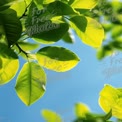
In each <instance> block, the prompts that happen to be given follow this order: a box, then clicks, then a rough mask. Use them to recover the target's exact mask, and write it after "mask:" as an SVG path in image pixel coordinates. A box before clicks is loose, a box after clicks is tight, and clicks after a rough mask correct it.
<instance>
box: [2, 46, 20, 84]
mask: <svg viewBox="0 0 122 122" xmlns="http://www.w3.org/2000/svg"><path fill="white" fill-rule="evenodd" d="M18 68H19V61H18V56H17V55H16V54H15V53H14V51H13V50H11V49H10V48H8V47H7V46H5V45H3V44H0V84H5V83H8V82H9V81H10V80H11V79H12V78H13V77H14V76H15V75H16V73H17V71H18Z"/></svg>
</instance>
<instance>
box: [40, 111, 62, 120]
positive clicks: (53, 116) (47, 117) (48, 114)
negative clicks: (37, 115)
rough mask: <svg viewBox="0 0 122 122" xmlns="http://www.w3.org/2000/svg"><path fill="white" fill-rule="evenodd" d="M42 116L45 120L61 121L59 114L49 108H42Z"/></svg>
mask: <svg viewBox="0 0 122 122" xmlns="http://www.w3.org/2000/svg"><path fill="white" fill-rule="evenodd" d="M42 116H43V118H44V119H45V121H46V122H63V120H62V119H61V117H60V115H58V114H57V113H55V112H53V111H50V110H46V109H45V110H43V111H42Z"/></svg>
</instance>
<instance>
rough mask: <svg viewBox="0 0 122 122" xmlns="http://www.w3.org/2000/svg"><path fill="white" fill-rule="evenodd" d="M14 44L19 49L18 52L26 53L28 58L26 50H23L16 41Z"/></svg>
mask: <svg viewBox="0 0 122 122" xmlns="http://www.w3.org/2000/svg"><path fill="white" fill-rule="evenodd" d="M16 46H17V47H18V49H19V51H20V52H23V53H24V54H25V55H26V57H27V58H28V54H29V53H27V52H26V51H24V50H23V49H22V48H21V47H20V46H19V45H18V44H17V43H16Z"/></svg>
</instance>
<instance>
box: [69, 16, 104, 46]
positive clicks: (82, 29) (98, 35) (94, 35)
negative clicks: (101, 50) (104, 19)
mask: <svg viewBox="0 0 122 122" xmlns="http://www.w3.org/2000/svg"><path fill="white" fill-rule="evenodd" d="M70 21H71V23H70V24H71V27H72V28H73V29H74V30H75V31H76V33H77V35H78V36H79V37H80V39H81V40H82V41H83V43H85V44H87V45H89V46H92V47H94V48H98V47H100V46H101V44H102V40H103V38H104V30H103V28H102V26H101V25H100V24H99V23H98V22H97V21H96V20H94V19H92V18H89V17H84V16H75V17H72V18H71V19H70Z"/></svg>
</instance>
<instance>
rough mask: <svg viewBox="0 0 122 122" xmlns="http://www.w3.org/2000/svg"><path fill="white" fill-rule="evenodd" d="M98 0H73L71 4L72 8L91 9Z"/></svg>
mask: <svg viewBox="0 0 122 122" xmlns="http://www.w3.org/2000/svg"><path fill="white" fill-rule="evenodd" d="M97 3H98V0H74V2H73V3H72V4H71V6H72V7H73V8H80V9H92V8H94V7H95V6H96V4H97Z"/></svg>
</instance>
